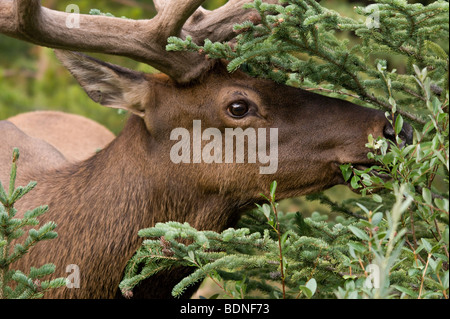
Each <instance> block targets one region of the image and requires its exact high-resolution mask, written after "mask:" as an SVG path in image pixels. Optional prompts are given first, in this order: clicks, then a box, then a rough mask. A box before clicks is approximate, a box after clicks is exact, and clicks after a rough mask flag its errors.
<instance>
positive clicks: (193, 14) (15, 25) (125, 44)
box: [0, 0, 277, 83]
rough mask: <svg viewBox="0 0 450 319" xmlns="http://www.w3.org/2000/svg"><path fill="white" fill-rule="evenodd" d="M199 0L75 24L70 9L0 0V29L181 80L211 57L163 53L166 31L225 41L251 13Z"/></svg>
mask: <svg viewBox="0 0 450 319" xmlns="http://www.w3.org/2000/svg"><path fill="white" fill-rule="evenodd" d="M203 2H204V0H155V1H154V4H155V7H156V8H157V10H158V14H157V15H156V16H155V17H154V18H153V19H151V20H131V19H121V18H112V17H107V16H99V15H85V14H80V15H79V16H78V18H79V26H78V25H77V26H75V27H72V26H70V25H69V24H67V21H71V19H73V18H74V13H68V12H60V11H55V10H51V9H48V8H45V7H42V6H41V4H40V1H39V0H0V33H3V34H6V35H8V36H11V37H14V38H17V39H20V40H24V41H27V42H31V43H34V44H37V45H41V46H46V47H50V48H55V49H65V50H71V51H83V52H97V53H105V54H113V55H120V56H125V57H128V58H131V59H134V60H136V61H139V62H144V63H147V64H149V65H152V66H153V67H155V68H156V69H158V70H160V71H161V72H163V73H166V74H167V75H169V76H170V77H172V78H173V79H174V80H176V81H177V82H179V83H186V82H189V81H191V80H193V79H195V78H197V77H199V76H200V75H201V74H202V73H203V72H205V71H206V70H207V69H209V68H210V67H211V65H212V63H213V62H212V61H208V60H206V59H205V58H204V57H203V56H201V55H199V54H196V53H193V52H167V51H166V49H165V48H166V44H167V38H168V37H169V36H178V37H182V38H184V37H186V36H187V35H190V36H191V37H192V39H193V40H194V41H195V42H196V43H198V44H201V43H202V42H203V41H204V40H205V39H206V38H209V39H210V40H211V41H227V40H229V39H231V38H232V37H233V28H232V26H233V25H234V24H236V23H242V22H244V21H246V20H249V19H252V17H254V16H255V15H256V14H255V12H252V11H250V10H245V11H244V10H243V9H242V6H243V4H244V3H246V2H250V0H230V1H228V2H227V3H226V4H225V5H224V6H222V7H221V8H219V9H216V10H214V11H208V10H205V9H203V8H201V7H200V6H201V4H202V3H203ZM267 2H273V3H275V2H277V1H276V0H269V1H267Z"/></svg>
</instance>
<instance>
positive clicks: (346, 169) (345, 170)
mask: <svg viewBox="0 0 450 319" xmlns="http://www.w3.org/2000/svg"><path fill="white" fill-rule="evenodd" d="M340 169H341V172H342V175H343V176H344V180H345V181H346V182H347V181H348V180H349V179H350V177H351V176H352V173H353V171H352V168H351V164H344V165H341V166H340Z"/></svg>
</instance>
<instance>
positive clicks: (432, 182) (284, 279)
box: [121, 0, 449, 299]
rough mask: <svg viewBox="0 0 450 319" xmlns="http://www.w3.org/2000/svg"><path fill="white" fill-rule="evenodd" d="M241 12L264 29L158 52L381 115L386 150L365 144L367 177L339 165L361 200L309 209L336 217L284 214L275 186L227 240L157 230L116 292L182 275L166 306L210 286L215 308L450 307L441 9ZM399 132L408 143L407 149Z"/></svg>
mask: <svg viewBox="0 0 450 319" xmlns="http://www.w3.org/2000/svg"><path fill="white" fill-rule="evenodd" d="M248 7H249V8H254V9H256V10H257V11H258V12H259V14H260V16H261V23H260V24H254V23H252V22H245V23H243V24H242V25H239V26H236V27H235V30H236V32H237V34H238V35H237V37H236V43H233V44H231V43H212V42H210V41H208V40H207V41H205V43H204V45H203V46H199V45H198V44H195V43H193V42H192V39H190V38H189V37H187V38H186V39H185V40H182V39H178V38H170V39H169V44H168V46H167V49H168V50H194V51H198V52H200V53H202V54H207V56H208V57H209V58H225V59H227V60H229V61H230V63H229V65H228V68H229V70H230V71H231V72H232V71H234V70H236V69H237V68H241V69H242V70H243V71H246V72H248V73H250V74H251V75H253V76H258V77H265V78H270V79H272V80H275V81H278V82H283V83H286V84H288V85H293V86H299V87H303V88H306V89H308V90H311V91H317V92H322V93H324V94H325V93H326V94H329V95H331V96H339V97H341V98H346V99H350V100H351V101H353V102H355V103H359V104H364V105H371V106H372V107H376V108H380V109H382V110H385V111H386V117H387V118H388V119H389V121H390V122H391V124H392V127H393V128H394V134H395V138H394V141H389V140H387V139H385V138H377V139H375V138H374V137H373V136H369V137H368V143H367V145H366V146H367V147H368V151H369V154H368V156H369V158H370V159H372V160H373V161H374V162H375V163H376V165H373V166H372V167H368V168H365V169H361V168H360V167H358V166H354V165H352V164H351V163H349V164H346V165H342V166H341V170H342V173H343V177H344V178H345V180H346V181H347V182H348V184H349V185H350V186H351V187H352V188H354V189H356V190H358V191H360V192H361V195H362V197H359V198H356V199H348V200H344V201H342V202H335V201H333V200H331V199H330V198H329V197H328V196H326V195H325V194H323V193H320V194H313V195H310V196H309V197H308V198H309V199H311V200H320V202H321V203H324V204H326V205H328V206H329V207H330V209H331V210H332V211H333V212H337V213H339V214H341V215H342V216H339V217H337V218H336V220H334V221H330V220H328V216H323V215H320V214H318V213H314V214H312V215H311V216H310V217H306V218H305V217H303V216H302V214H300V213H298V212H297V213H287V214H284V213H283V212H281V211H280V210H279V208H278V207H279V206H278V204H277V203H276V201H275V194H276V183H273V184H272V185H271V189H270V193H269V196H264V198H265V199H266V200H267V203H266V204H263V205H261V206H258V207H257V209H255V210H253V211H251V212H249V213H248V214H246V215H244V216H243V218H242V219H241V221H240V223H239V225H238V228H236V229H227V230H225V231H224V232H222V233H220V234H219V233H214V232H210V231H198V230H195V229H193V228H192V227H191V226H189V225H187V224H179V223H165V224H157V225H156V226H155V227H153V228H149V229H146V230H143V231H141V232H140V235H141V236H143V237H146V238H148V239H147V240H145V241H144V244H143V246H142V247H141V249H140V250H139V252H138V254H137V255H136V256H135V257H133V259H132V260H131V261H130V264H129V266H128V268H127V269H128V271H127V273H126V276H125V279H124V281H123V282H122V284H121V288H122V290H123V291H124V292H129V290H131V289H132V288H133V287H134V286H135V285H136V284H138V283H139V282H140V281H141V280H142V279H143V278H147V277H148V276H151V275H152V274H153V273H155V272H157V271H161V270H163V269H165V268H168V267H172V266H175V265H182V266H186V267H192V269H193V273H192V275H190V276H188V277H186V278H184V279H183V280H182V281H181V282H180V283H179V284H178V285H177V286H176V287H174V290H173V295H174V296H179V295H180V294H181V293H182V292H183V291H184V289H185V288H186V287H188V286H189V285H192V284H194V283H196V282H199V281H200V280H203V279H204V278H210V279H211V280H212V282H213V283H215V284H216V285H217V286H218V287H219V288H220V289H221V292H222V293H221V294H220V297H224V298H252V297H264V298H446V299H448V294H449V270H448V262H449V226H448V223H449V221H448V213H449V191H448V183H449V181H448V179H449V139H448V131H449V116H448V95H449V94H448V55H447V51H448V48H447V47H446V46H448V2H446V1H436V2H434V3H431V4H429V5H427V6H424V5H422V4H411V3H408V2H406V1H402V0H397V1H395V0H391V1H390V0H379V1H376V4H374V5H370V6H368V7H366V8H360V7H355V12H354V16H355V15H358V14H359V15H360V16H362V17H363V18H364V19H363V20H361V19H360V20H358V18H355V17H354V16H353V17H344V16H342V15H341V14H339V13H338V12H335V11H332V10H329V9H326V8H324V7H322V6H321V5H320V4H318V3H317V2H315V1H309V0H305V1H302V0H282V1H280V5H269V4H265V3H262V2H261V1H259V0H256V1H254V2H253V3H252V4H249V5H248ZM351 37H356V39H357V41H356V42H354V41H349V40H348V39H349V38H351ZM355 43H356V44H355ZM391 56H394V58H392V57H391ZM406 121H409V122H410V123H411V124H412V125H413V126H414V139H413V143H412V144H411V145H406V146H403V144H404V143H403V141H402V140H401V138H400V131H401V129H402V127H403V123H405V122H406ZM141 269H142V270H141ZM213 297H214V298H216V297H218V296H213Z"/></svg>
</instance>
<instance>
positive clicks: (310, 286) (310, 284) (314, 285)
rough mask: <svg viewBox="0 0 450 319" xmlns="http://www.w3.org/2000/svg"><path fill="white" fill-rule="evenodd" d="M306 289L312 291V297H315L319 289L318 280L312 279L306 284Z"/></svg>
mask: <svg viewBox="0 0 450 319" xmlns="http://www.w3.org/2000/svg"><path fill="white" fill-rule="evenodd" d="M306 288H308V289H309V290H310V291H311V297H312V296H314V294H315V293H316V289H317V282H316V280H315V279H314V278H311V279H310V280H308V282H307V283H306ZM311 297H310V298H311Z"/></svg>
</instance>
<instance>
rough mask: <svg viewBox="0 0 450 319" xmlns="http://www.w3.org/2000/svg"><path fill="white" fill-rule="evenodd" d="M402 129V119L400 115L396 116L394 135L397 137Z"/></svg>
mask: <svg viewBox="0 0 450 319" xmlns="http://www.w3.org/2000/svg"><path fill="white" fill-rule="evenodd" d="M402 129H403V117H402V116H401V115H397V118H396V119H395V133H396V134H397V135H398V134H400V132H401V131H402Z"/></svg>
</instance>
